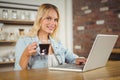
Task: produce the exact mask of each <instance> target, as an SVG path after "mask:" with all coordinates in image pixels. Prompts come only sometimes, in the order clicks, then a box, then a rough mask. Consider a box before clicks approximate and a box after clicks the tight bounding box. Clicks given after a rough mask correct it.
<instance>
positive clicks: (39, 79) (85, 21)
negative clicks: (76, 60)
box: [0, 0, 120, 80]
mask: <svg viewBox="0 0 120 80" xmlns="http://www.w3.org/2000/svg"><path fill="white" fill-rule="evenodd" d="M43 3H50V4H54V5H55V6H57V7H58V10H59V12H60V30H59V33H58V35H59V39H60V41H61V42H62V43H63V45H64V46H65V47H67V48H68V50H70V51H72V52H74V53H75V54H77V55H78V56H84V57H86V58H87V57H88V55H89V52H90V50H91V48H92V45H93V42H94V40H95V38H96V36H97V34H108V35H118V39H117V41H116V43H115V45H114V47H113V49H112V51H111V53H110V56H109V58H108V61H107V63H106V65H105V66H104V67H102V68H98V69H95V70H90V71H87V72H72V71H50V70H49V69H46V68H43V69H31V70H20V71H14V63H15V60H16V58H15V45H16V42H17V40H18V39H19V38H20V37H24V36H25V35H26V34H27V33H28V32H29V31H30V30H31V27H32V26H33V24H34V20H35V18H36V14H37V9H38V7H39V6H40V5H41V4H43ZM119 36H120V0H0V80H28V79H29V80H62V79H69V80H120V69H119V68H120V37H119ZM6 75H8V76H6Z"/></svg>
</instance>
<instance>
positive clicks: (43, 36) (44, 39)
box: [38, 32, 49, 42]
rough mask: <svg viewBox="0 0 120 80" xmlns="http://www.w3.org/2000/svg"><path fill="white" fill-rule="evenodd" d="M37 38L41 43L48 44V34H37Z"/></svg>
mask: <svg viewBox="0 0 120 80" xmlns="http://www.w3.org/2000/svg"><path fill="white" fill-rule="evenodd" d="M38 37H39V39H40V41H41V42H48V39H49V34H48V33H45V32H39V35H38Z"/></svg>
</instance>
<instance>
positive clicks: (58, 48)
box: [14, 36, 78, 70]
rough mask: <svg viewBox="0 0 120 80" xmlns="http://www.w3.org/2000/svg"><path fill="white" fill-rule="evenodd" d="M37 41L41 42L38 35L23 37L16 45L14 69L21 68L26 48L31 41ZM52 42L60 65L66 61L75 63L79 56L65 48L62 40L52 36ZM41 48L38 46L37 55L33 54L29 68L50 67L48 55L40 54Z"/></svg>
mask: <svg viewBox="0 0 120 80" xmlns="http://www.w3.org/2000/svg"><path fill="white" fill-rule="evenodd" d="M33 42H37V45H39V44H40V43H41V42H40V40H39V39H38V37H37V36H36V37H28V36H26V37H22V38H20V39H19V40H18V41H17V43H16V47H15V65H14V70H21V69H22V68H21V67H20V64H19V62H20V58H21V56H22V53H23V52H24V49H25V48H26V47H27V46H28V45H29V44H31V43H33ZM50 43H51V45H52V48H53V51H54V55H55V56H56V59H57V61H58V63H59V65H61V64H64V63H66V62H67V63H75V59H76V58H78V56H77V55H76V54H74V53H72V52H70V51H69V50H68V49H66V48H64V46H63V45H62V44H61V42H58V41H56V40H54V39H53V38H51V37H50ZM39 53H40V48H39V47H37V52H36V54H35V55H33V56H31V57H30V59H29V63H28V68H46V67H48V55H45V56H43V57H44V58H43V57H42V56H41V55H39Z"/></svg>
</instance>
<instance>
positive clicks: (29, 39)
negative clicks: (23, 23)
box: [17, 36, 34, 44]
mask: <svg viewBox="0 0 120 80" xmlns="http://www.w3.org/2000/svg"><path fill="white" fill-rule="evenodd" d="M33 38H34V37H29V36H24V37H20V38H19V39H18V41H17V43H20V44H22V43H26V44H28V43H31V42H32V40H33Z"/></svg>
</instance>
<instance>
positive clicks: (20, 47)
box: [14, 38, 35, 70]
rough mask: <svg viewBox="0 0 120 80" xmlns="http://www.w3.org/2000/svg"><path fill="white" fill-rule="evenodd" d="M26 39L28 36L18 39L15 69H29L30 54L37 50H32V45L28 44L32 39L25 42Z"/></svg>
mask: <svg viewBox="0 0 120 80" xmlns="http://www.w3.org/2000/svg"><path fill="white" fill-rule="evenodd" d="M25 40H26V38H20V39H19V40H18V41H17V44H16V47H15V68H14V70H21V69H27V65H28V61H29V58H30V55H32V53H33V52H35V51H31V50H30V49H31V47H29V46H30V45H28V44H29V43H30V42H31V41H30V40H27V42H28V43H25ZM33 48H34V47H33ZM30 53H31V54H30ZM28 54H29V55H28Z"/></svg>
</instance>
